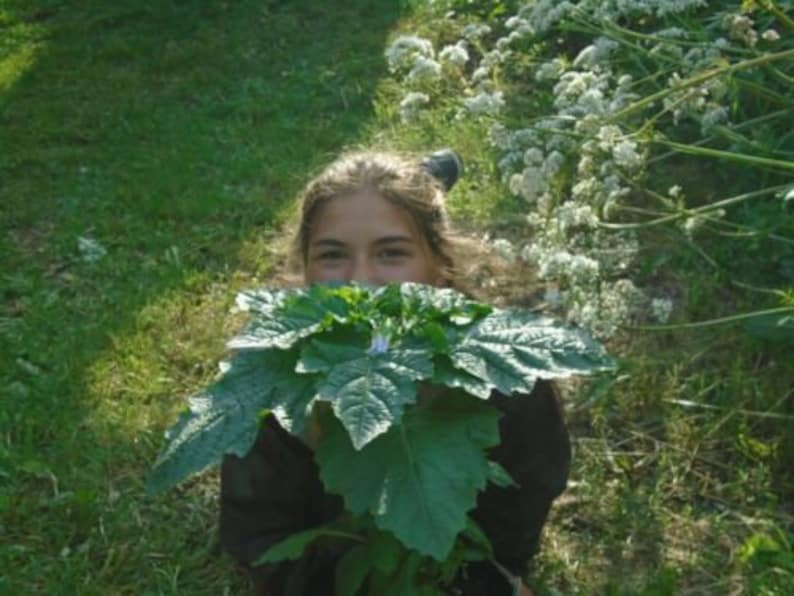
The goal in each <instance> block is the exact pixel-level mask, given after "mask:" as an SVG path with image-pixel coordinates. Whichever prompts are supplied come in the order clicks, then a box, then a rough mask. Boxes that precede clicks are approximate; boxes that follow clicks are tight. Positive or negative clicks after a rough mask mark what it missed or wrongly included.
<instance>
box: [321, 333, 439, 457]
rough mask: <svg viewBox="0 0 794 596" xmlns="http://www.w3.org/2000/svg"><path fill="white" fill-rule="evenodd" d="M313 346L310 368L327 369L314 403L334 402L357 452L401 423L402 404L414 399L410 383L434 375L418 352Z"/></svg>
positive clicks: (428, 361)
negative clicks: (397, 423)
mask: <svg viewBox="0 0 794 596" xmlns="http://www.w3.org/2000/svg"><path fill="white" fill-rule="evenodd" d="M313 344H314V346H313V351H312V353H311V356H312V364H311V367H312V368H316V369H318V370H320V369H323V367H325V368H324V370H325V371H326V375H325V377H323V378H322V379H320V380H319V381H318V383H317V395H318V399H322V400H325V401H328V402H330V403H331V404H332V406H333V410H334V413H335V414H336V417H337V418H339V420H341V421H342V424H343V425H344V427H345V429H347V432H348V433H349V434H350V438H351V440H352V441H353V445H354V446H355V448H356V449H361V448H362V447H364V445H366V444H367V443H369V442H370V441H371V440H373V439H374V438H375V437H377V436H378V435H380V434H382V433H384V432H386V431H387V430H389V427H390V426H391V425H392V424H394V423H396V422H399V421H400V419H401V418H402V412H403V408H404V406H405V405H406V404H410V403H414V402H415V401H416V384H415V383H414V381H416V380H419V379H423V378H428V377H430V376H431V375H432V373H433V368H432V363H431V362H430V360H429V359H428V357H427V356H426V355H425V354H423V353H422V352H420V351H418V350H400V349H396V350H389V351H387V352H385V353H384V354H377V355H374V354H370V353H368V352H366V351H364V350H363V349H361V348H344V349H342V350H341V351H340V348H339V346H336V345H333V344H324V343H322V342H318V341H316V342H313ZM356 350H357V351H358V357H357V358H356V357H354V356H355V352H356ZM337 358H338V359H341V360H342V361H341V362H339V361H338V360H337ZM323 362H325V363H326V364H325V365H323V364H322V363H323ZM307 366H308V365H307Z"/></svg>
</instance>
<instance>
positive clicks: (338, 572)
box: [334, 544, 372, 596]
mask: <svg viewBox="0 0 794 596" xmlns="http://www.w3.org/2000/svg"><path fill="white" fill-rule="evenodd" d="M371 567H372V557H371V551H370V548H369V545H365V544H359V545H358V546H354V547H353V548H351V549H350V550H349V551H347V552H346V553H345V554H344V556H343V557H342V558H341V559H340V560H339V563H337V565H336V569H335V573H334V578H335V585H334V594H335V595H336V596H356V595H357V594H358V592H359V590H360V589H361V586H363V585H364V580H366V579H367V575H369V572H370V569H371Z"/></svg>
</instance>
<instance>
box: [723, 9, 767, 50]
mask: <svg viewBox="0 0 794 596" xmlns="http://www.w3.org/2000/svg"><path fill="white" fill-rule="evenodd" d="M722 27H723V29H725V30H727V31H728V37H730V38H731V39H733V40H735V41H740V42H742V43H744V44H746V45H748V46H750V47H754V46H755V44H757V43H758V32H757V31H756V30H755V23H754V22H753V19H751V18H750V17H748V16H747V15H745V14H729V15H725V18H724V19H723V21H722Z"/></svg>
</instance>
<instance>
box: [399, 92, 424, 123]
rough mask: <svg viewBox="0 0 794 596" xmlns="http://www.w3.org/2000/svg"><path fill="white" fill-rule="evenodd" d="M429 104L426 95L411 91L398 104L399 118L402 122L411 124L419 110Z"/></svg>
mask: <svg viewBox="0 0 794 596" xmlns="http://www.w3.org/2000/svg"><path fill="white" fill-rule="evenodd" d="M428 103H430V96H429V95H427V93H419V92H418V91H411V92H410V93H408V95H406V96H405V97H404V98H403V99H402V101H401V102H400V117H401V118H402V121H403V122H413V121H414V120H415V119H416V116H417V114H418V112H419V110H420V109H421V108H422V107H424V106H426V105H427V104H428Z"/></svg>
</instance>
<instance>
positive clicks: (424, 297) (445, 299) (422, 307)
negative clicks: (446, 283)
mask: <svg viewBox="0 0 794 596" xmlns="http://www.w3.org/2000/svg"><path fill="white" fill-rule="evenodd" d="M400 290H401V292H402V296H403V300H404V302H405V310H406V311H407V312H408V314H417V315H419V316H420V318H422V319H425V320H427V319H428V318H429V319H443V320H445V321H449V322H450V323H452V324H454V325H468V324H470V323H472V322H473V321H475V320H477V319H480V318H482V317H483V316H485V315H487V314H488V313H490V312H491V307H490V306H488V305H485V304H482V303H479V302H475V301H473V300H471V299H469V298H467V297H466V296H465V295H463V294H461V293H460V292H458V291H457V290H453V289H451V288H436V287H433V286H427V285H423V284H415V283H404V284H402V285H401V286H400ZM428 315H429V316H428Z"/></svg>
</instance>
